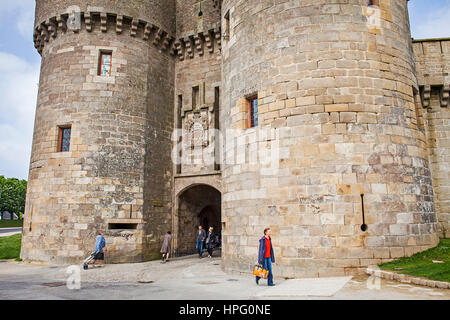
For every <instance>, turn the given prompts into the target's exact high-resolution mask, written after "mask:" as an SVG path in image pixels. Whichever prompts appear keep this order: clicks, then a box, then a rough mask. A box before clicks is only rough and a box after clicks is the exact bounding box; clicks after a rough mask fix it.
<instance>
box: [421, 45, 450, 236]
mask: <svg viewBox="0 0 450 320" xmlns="http://www.w3.org/2000/svg"><path fill="white" fill-rule="evenodd" d="M413 47H414V54H415V61H416V67H417V77H418V80H419V85H420V98H421V107H423V108H424V109H421V110H420V111H421V113H422V117H423V119H424V128H425V130H426V135H427V147H428V153H429V155H428V157H429V161H430V168H431V172H432V176H433V190H434V201H435V206H436V213H437V216H438V219H439V234H440V236H441V237H447V238H448V237H449V236H450V231H449V230H450V167H449V166H450V163H449V160H450V142H449V132H450V122H449V119H450V110H449V107H450V106H449V92H450V76H449V74H450V39H430V40H414V41H413Z"/></svg>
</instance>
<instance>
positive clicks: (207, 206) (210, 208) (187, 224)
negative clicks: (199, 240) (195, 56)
mask: <svg viewBox="0 0 450 320" xmlns="http://www.w3.org/2000/svg"><path fill="white" fill-rule="evenodd" d="M177 203H178V206H177V207H178V208H177V212H176V222H177V223H176V226H175V230H174V231H175V232H176V243H175V250H174V254H175V255H177V256H181V255H187V254H192V253H195V252H196V249H195V239H196V231H197V229H198V226H199V225H201V226H202V227H203V229H205V230H207V229H208V228H209V227H213V228H214V232H215V233H216V234H218V235H219V236H220V237H221V231H222V230H221V229H222V225H221V193H220V191H218V190H217V189H215V188H214V187H211V186H209V185H205V184H200V185H194V186H191V187H188V188H187V189H185V190H184V191H182V192H180V193H179V195H178V197H177Z"/></svg>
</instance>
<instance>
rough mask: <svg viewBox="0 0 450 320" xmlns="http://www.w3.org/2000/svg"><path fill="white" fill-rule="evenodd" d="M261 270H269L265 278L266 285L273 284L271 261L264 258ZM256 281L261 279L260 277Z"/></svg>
mask: <svg viewBox="0 0 450 320" xmlns="http://www.w3.org/2000/svg"><path fill="white" fill-rule="evenodd" d="M263 268H264V269H266V270H269V276H268V277H267V285H269V286H270V285H272V284H273V274H272V259H271V258H270V257H269V258H264V261H263ZM256 279H258V280H259V279H261V278H260V277H258V276H257V277H256Z"/></svg>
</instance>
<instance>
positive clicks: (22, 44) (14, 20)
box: [0, 0, 450, 179]
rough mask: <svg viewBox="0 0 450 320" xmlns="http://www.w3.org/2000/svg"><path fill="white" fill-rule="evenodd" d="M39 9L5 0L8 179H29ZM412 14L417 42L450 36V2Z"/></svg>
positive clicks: (1, 157)
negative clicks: (34, 34)
mask: <svg viewBox="0 0 450 320" xmlns="http://www.w3.org/2000/svg"><path fill="white" fill-rule="evenodd" d="M162 1H164V0H162ZM391 1H404V0H391ZM67 3H68V5H69V4H70V1H67ZM34 6H35V0H0V175H4V176H6V177H9V178H10V177H16V178H20V179H28V166H29V161H30V153H31V141H32V137H33V125H34V113H35V106H36V97H37V90H38V82H39V67H40V56H39V54H38V53H37V51H36V49H35V48H34V45H33V23H34ZM409 11H410V20H411V34H412V37H413V38H415V39H421V38H441V37H450V18H449V17H450V0H411V1H409Z"/></svg>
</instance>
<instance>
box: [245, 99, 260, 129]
mask: <svg viewBox="0 0 450 320" xmlns="http://www.w3.org/2000/svg"><path fill="white" fill-rule="evenodd" d="M247 100H248V127H249V128H253V127H256V126H258V98H257V97H253V98H250V99H247Z"/></svg>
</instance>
